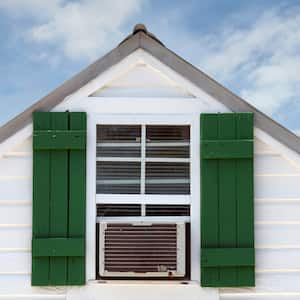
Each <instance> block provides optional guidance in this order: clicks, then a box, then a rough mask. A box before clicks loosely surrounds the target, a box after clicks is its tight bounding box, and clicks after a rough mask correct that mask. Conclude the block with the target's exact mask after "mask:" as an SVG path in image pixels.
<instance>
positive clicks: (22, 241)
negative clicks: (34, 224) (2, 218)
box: [0, 226, 32, 272]
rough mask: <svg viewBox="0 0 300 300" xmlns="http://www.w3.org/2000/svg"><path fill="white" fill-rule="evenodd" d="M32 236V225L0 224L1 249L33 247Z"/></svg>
mask: <svg viewBox="0 0 300 300" xmlns="http://www.w3.org/2000/svg"><path fill="white" fill-rule="evenodd" d="M31 236H32V234H31V227H30V226H19V227H17V226H6V227H4V226H0V249H4V248H5V249H7V248H9V249H31ZM0 272H1V266H0Z"/></svg>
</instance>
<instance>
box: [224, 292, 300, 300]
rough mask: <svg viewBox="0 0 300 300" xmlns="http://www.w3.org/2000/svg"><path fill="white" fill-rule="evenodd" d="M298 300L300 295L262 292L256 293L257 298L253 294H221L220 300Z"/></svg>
mask: <svg viewBox="0 0 300 300" xmlns="http://www.w3.org/2000/svg"><path fill="white" fill-rule="evenodd" d="M253 299H256V300H296V299H297V300H298V299H300V293H288V292H287V293H274V292H262V293H256V295H255V297H254V296H253V293H249V292H248V293H247V294H245V293H240V294H237V293H231V294H221V296H220V300H253Z"/></svg>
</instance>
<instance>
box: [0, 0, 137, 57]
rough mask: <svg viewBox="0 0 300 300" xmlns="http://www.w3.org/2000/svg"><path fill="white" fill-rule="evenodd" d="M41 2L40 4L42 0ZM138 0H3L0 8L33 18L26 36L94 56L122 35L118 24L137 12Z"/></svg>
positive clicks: (77, 54)
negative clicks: (33, 21) (33, 22)
mask: <svg viewBox="0 0 300 300" xmlns="http://www.w3.org/2000/svg"><path fill="white" fill-rule="evenodd" d="M41 3H42V4H41ZM140 7H141V0H126V1H122V0H101V1H99V0H80V1H62V0H44V1H41V0H26V1H24V0H2V2H0V8H3V9H6V10H7V11H8V12H9V13H11V14H13V15H14V16H17V17H24V16H30V17H32V18H33V19H34V20H35V21H36V22H35V24H34V25H32V27H30V28H29V29H28V30H27V31H26V35H25V36H26V38H27V39H28V40H30V41H33V42H35V43H37V44H41V45H45V44H46V45H50V46H53V47H54V48H55V49H58V50H61V51H62V52H63V53H64V55H65V56H66V57H68V58H71V59H74V60H75V59H83V58H88V59H94V58H96V57H98V56H99V54H101V53H103V52H104V51H106V50H107V49H109V47H111V43H112V41H114V40H116V37H119V36H121V26H122V25H123V24H124V23H125V22H126V20H128V18H129V17H130V16H132V15H133V14H135V13H137V12H138V11H139V10H140Z"/></svg>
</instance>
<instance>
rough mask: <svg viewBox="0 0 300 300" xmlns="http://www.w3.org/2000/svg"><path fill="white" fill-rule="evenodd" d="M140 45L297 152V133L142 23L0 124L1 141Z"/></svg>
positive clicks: (298, 151) (298, 144)
mask: <svg viewBox="0 0 300 300" xmlns="http://www.w3.org/2000/svg"><path fill="white" fill-rule="evenodd" d="M139 48H142V49H144V50H145V51H146V52H148V53H149V54H151V55H152V56H154V57H156V58H157V59H158V60H160V61H161V62H162V63H164V64H165V65H167V66H168V67H170V68H171V69H172V70H174V71H175V72H177V73H178V74H180V75H181V76H183V77H185V78H186V79H188V80H189V81H190V82H192V83H193V84H195V85H196V86H198V87H199V88H201V89H202V90H203V91H205V92H206V93H207V94H209V95H211V96H212V97H214V98H216V99H217V100H218V101H220V102H221V103H223V104H224V105H225V106H227V107H228V108H229V109H231V110H232V111H234V112H249V111H250V112H253V113H254V121H255V126H256V127H258V128H260V129H261V130H263V131H265V132H266V133H268V134H269V135H270V136H272V137H273V138H275V139H276V140H278V141H279V142H280V143H282V144H284V145H286V146H288V147H289V148H290V149H292V150H293V151H295V152H296V153H298V154H300V138H299V137H298V136H297V135H296V134H294V133H293V132H291V131H290V130H288V129H287V128H285V127H283V126H282V125H280V124H279V123H277V122H276V121H274V120H273V119H271V118H270V117H268V116H267V115H265V114H264V113H262V112H261V111H259V110H258V109H256V108H255V107H254V106H252V105H250V104H249V103H248V102H246V101H245V100H243V99H242V98H240V97H239V96H237V95H236V94H234V93H232V92H231V91H230V90H229V89H227V88H226V87H224V86H222V85H221V84H220V83H218V82H217V81H215V80H214V79H212V78H211V77H209V76H208V75H207V74H205V73H204V72H202V71H201V70H199V69H197V68H196V67H194V66H193V65H192V64H190V63H189V62H187V61H186V60H184V59H183V58H181V57H179V56H178V55H177V54H176V53H174V52H173V51H171V50H170V49H168V48H166V47H165V46H164V45H163V44H162V43H161V42H160V41H159V40H157V38H156V37H154V36H153V35H152V34H149V33H148V32H147V31H145V29H144V28H142V27H141V28H138V30H136V32H134V33H133V34H131V35H130V36H129V37H128V38H127V39H125V40H123V42H121V43H120V44H119V45H118V46H117V47H116V48H114V49H113V50H111V51H110V52H109V53H107V54H106V55H104V56H103V57H101V58H100V59H98V60H96V61H95V62H94V63H93V64H91V65H90V66H88V67H87V68H85V69H84V70H83V71H81V72H80V73H78V74H77V75H75V76H74V77H72V78H71V79H69V80H67V81H65V82H64V83H63V84H62V85H60V86H59V87H58V88H56V89H55V90H53V91H52V92H50V93H49V94H48V95H46V96H45V97H43V98H42V99H41V100H39V101H38V102H36V103H35V104H33V105H31V106H30V107H29V108H27V109H26V110H25V111H24V112H22V113H20V114H19V115H18V116H16V117H15V118H13V119H12V120H10V121H8V122H7V123H6V124H4V125H3V126H2V127H1V128H0V143H2V142H3V141H5V140H6V139H7V138H9V137H10V136H11V135H13V134H15V133H16V132H17V131H19V130H20V129H22V127H24V126H26V125H27V124H29V123H30V122H31V118H32V112H34V111H49V110H51V109H52V108H53V107H55V106H56V105H58V104H59V103H61V102H62V101H63V100H64V99H65V98H66V97H67V96H69V95H70V94H72V93H74V92H75V91H77V90H78V89H79V88H81V87H82V86H84V85H85V84H87V83H88V82H89V81H91V80H93V79H94V78H96V77H97V76H99V75H100V74H101V73H103V72H104V71H106V70H107V69H109V68H110V67H111V66H113V65H115V64H117V63H118V62H120V61H121V60H122V59H123V58H125V57H126V56H128V55H129V54H130V53H132V52H134V51H135V50H137V49H139Z"/></svg>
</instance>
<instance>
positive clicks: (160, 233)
mask: <svg viewBox="0 0 300 300" xmlns="http://www.w3.org/2000/svg"><path fill="white" fill-rule="evenodd" d="M185 230H186V229H185V224H184V223H178V224H146V223H131V224H120V223H112V224H107V223H102V222H101V223H100V230H99V264H100V265H99V273H100V276H101V277H183V276H185Z"/></svg>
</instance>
